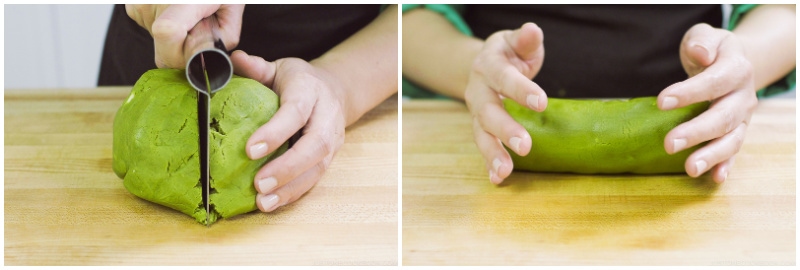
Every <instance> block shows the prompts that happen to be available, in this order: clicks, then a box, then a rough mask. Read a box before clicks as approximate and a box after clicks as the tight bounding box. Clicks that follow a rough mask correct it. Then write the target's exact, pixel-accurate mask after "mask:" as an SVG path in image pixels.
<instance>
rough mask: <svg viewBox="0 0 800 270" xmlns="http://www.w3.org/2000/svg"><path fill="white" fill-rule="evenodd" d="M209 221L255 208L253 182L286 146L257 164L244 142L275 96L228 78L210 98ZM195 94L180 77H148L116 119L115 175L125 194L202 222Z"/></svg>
mask: <svg viewBox="0 0 800 270" xmlns="http://www.w3.org/2000/svg"><path fill="white" fill-rule="evenodd" d="M210 107H211V122H212V125H211V129H210V136H209V159H210V161H209V170H210V177H211V181H210V182H211V195H210V198H209V201H210V204H211V209H212V213H211V215H210V216H209V222H211V223H213V222H215V221H216V220H217V219H218V218H220V217H223V218H228V217H232V216H235V215H238V214H243V213H247V212H250V211H253V210H256V209H257V206H256V204H255V200H256V194H257V192H256V190H255V188H254V186H253V179H254V178H255V174H256V172H257V171H258V170H259V169H260V168H261V167H262V166H263V165H264V164H265V163H266V162H268V161H269V160H270V159H272V158H274V157H277V156H278V155H280V154H281V153H282V152H283V151H285V150H286V145H285V144H284V145H283V146H281V147H280V149H278V150H276V151H275V152H274V153H273V154H270V155H268V156H267V157H264V158H262V159H259V160H250V159H249V158H248V157H247V154H246V152H245V144H246V143H247V139H248V138H249V137H250V135H252V134H253V132H254V131H255V130H256V129H258V127H260V126H262V125H263V124H264V123H266V122H267V121H269V119H270V118H272V115H274V114H275V112H276V111H277V110H278V96H277V95H276V94H275V93H274V92H272V90H270V89H269V88H267V87H265V86H264V85H262V84H261V83H259V82H257V81H254V80H251V79H247V78H242V77H238V76H234V77H233V78H232V79H231V81H230V83H228V85H227V86H225V88H224V89H221V90H219V91H218V92H216V93H215V94H213V95H212V97H211V106H210ZM198 130H199V129H198V123H197V92H196V91H195V90H194V89H193V88H192V87H191V86H190V85H189V83H188V82H187V81H186V78H185V75H184V71H183V70H177V69H154V70H150V71H148V72H146V73H145V74H144V75H142V77H141V78H139V81H137V82H136V85H134V87H133V90H131V94H130V96H128V99H127V100H125V103H123V104H122V107H120V108H119V110H118V111H117V114H116V116H115V118H114V148H113V169H114V173H116V174H117V176H119V177H120V178H122V179H123V183H124V186H125V188H126V189H127V190H128V191H130V192H131V193H133V194H134V195H136V196H138V197H140V198H143V199H145V200H148V201H151V202H154V203H158V204H161V205H164V206H167V207H170V208H173V209H175V210H178V211H181V212H183V213H185V214H187V215H190V216H192V217H194V218H195V219H196V220H197V221H198V222H200V223H205V221H206V212H205V208H204V207H203V202H202V191H201V189H202V188H201V184H200V155H199V152H198V151H199V141H198V139H199V137H198Z"/></svg>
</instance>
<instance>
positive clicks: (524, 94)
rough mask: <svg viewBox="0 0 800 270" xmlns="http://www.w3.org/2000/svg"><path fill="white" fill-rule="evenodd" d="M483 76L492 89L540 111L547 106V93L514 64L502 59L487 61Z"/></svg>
mask: <svg viewBox="0 0 800 270" xmlns="http://www.w3.org/2000/svg"><path fill="white" fill-rule="evenodd" d="M486 65H487V66H486V67H485V69H484V72H485V73H484V74H483V75H484V76H483V78H484V79H485V81H486V84H487V85H488V86H489V88H491V89H492V90H494V91H497V92H498V93H500V94H502V95H503V96H505V97H508V98H511V99H513V100H515V101H517V103H519V104H525V105H526V106H527V107H528V108H530V109H531V110H534V111H537V112H541V111H544V109H545V108H546V107H547V94H545V92H544V90H542V88H541V87H539V85H538V84H536V83H535V82H533V81H531V79H530V78H527V77H525V75H523V74H522V73H520V72H519V70H517V68H515V67H514V66H512V65H510V64H508V63H507V62H502V61H487V63H486Z"/></svg>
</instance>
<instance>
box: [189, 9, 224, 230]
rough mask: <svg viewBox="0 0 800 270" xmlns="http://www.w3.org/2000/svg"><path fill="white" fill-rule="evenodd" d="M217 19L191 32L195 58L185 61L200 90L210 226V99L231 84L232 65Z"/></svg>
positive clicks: (202, 181)
mask: <svg viewBox="0 0 800 270" xmlns="http://www.w3.org/2000/svg"><path fill="white" fill-rule="evenodd" d="M217 25H218V23H217V22H216V16H213V15H212V16H210V17H208V18H205V19H203V20H201V21H200V22H198V23H197V25H195V27H194V28H192V30H190V31H189V33H188V35H187V38H186V42H185V43H184V51H185V52H191V53H192V55H191V56H190V57H188V58H187V61H186V79H187V80H188V81H189V84H191V85H192V87H193V88H194V89H195V90H196V91H197V125H198V137H199V138H198V143H199V152H200V155H199V156H200V184H201V190H202V201H203V208H205V211H206V222H205V223H206V226H209V225H210V223H211V220H210V216H211V212H212V209H211V203H210V198H209V197H210V194H211V191H212V188H211V175H210V168H209V145H208V144H209V130H210V128H211V96H212V95H213V93H215V92H217V91H219V90H220V89H222V88H223V87H225V85H227V84H228V82H229V81H230V79H231V77H232V76H233V65H232V64H231V60H230V57H229V56H228V54H227V53H226V49H225V44H224V43H223V42H222V39H221V38H220V35H219V31H218V29H217Z"/></svg>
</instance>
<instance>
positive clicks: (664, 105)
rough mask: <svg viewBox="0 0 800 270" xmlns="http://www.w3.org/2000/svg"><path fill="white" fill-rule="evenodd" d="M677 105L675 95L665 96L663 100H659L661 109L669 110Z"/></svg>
mask: <svg viewBox="0 0 800 270" xmlns="http://www.w3.org/2000/svg"><path fill="white" fill-rule="evenodd" d="M677 105H678V99H677V98H675V97H665V98H664V101H663V102H661V109H663V110H670V109H672V108H675V106H677Z"/></svg>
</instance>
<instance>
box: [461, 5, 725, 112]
mask: <svg viewBox="0 0 800 270" xmlns="http://www.w3.org/2000/svg"><path fill="white" fill-rule="evenodd" d="M464 19H465V20H466V22H467V24H468V25H470V27H471V28H472V30H473V32H474V34H475V36H476V37H479V38H482V39H485V38H486V37H488V36H489V35H491V34H492V33H494V32H496V31H499V30H504V29H517V28H519V27H520V26H522V24H524V23H525V22H534V23H536V24H537V25H538V26H539V27H540V28H541V29H542V31H543V32H544V47H545V58H544V64H543V66H542V69H541V71H540V72H539V74H538V75H537V76H536V77H535V78H534V82H536V83H537V84H539V85H540V86H541V87H542V89H544V90H545V91H546V92H547V94H548V96H550V97H634V96H655V95H658V93H659V92H660V91H661V90H663V89H664V88H666V87H667V86H669V85H671V84H673V83H676V82H679V81H682V80H685V79H686V78H687V75H686V73H685V72H684V71H683V68H682V67H681V63H680V59H679V51H678V50H679V45H680V42H681V39H682V38H683V35H684V34H685V33H686V31H688V30H689V28H691V27H692V26H693V25H695V24H698V23H703V22H704V23H708V24H710V25H711V26H713V27H720V25H721V23H722V8H721V6H720V5H468V6H467V8H466V10H465V13H464Z"/></svg>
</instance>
